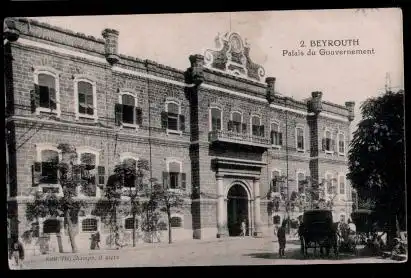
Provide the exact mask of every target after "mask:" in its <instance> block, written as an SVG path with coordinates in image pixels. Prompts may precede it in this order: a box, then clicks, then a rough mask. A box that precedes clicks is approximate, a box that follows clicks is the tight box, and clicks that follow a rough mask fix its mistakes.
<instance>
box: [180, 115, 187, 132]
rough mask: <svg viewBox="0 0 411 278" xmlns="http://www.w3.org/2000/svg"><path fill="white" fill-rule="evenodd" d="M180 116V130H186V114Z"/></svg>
mask: <svg viewBox="0 0 411 278" xmlns="http://www.w3.org/2000/svg"><path fill="white" fill-rule="evenodd" d="M179 117H180V131H185V130H186V123H185V117H184V115H181V114H180V115H179Z"/></svg>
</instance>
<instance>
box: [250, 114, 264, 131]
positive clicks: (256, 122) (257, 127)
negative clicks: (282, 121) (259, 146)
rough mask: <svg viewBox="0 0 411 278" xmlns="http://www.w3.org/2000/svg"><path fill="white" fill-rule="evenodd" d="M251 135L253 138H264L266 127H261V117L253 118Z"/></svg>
mask: <svg viewBox="0 0 411 278" xmlns="http://www.w3.org/2000/svg"><path fill="white" fill-rule="evenodd" d="M251 127H252V130H251V132H252V133H251V134H252V135H253V136H264V126H263V125H261V118H260V117H259V116H252V117H251Z"/></svg>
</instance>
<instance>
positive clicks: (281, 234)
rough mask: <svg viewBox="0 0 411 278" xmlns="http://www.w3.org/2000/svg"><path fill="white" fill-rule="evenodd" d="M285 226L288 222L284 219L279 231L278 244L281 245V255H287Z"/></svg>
mask: <svg viewBox="0 0 411 278" xmlns="http://www.w3.org/2000/svg"><path fill="white" fill-rule="evenodd" d="M285 226H286V222H285V221H283V222H282V225H281V227H280V228H278V231H277V237H278V244H279V247H280V248H279V255H280V257H284V256H285V244H286V236H285Z"/></svg>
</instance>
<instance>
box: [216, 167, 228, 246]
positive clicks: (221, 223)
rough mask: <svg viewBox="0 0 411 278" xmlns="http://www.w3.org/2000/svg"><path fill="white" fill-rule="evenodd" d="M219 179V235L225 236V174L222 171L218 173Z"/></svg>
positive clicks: (217, 178)
mask: <svg viewBox="0 0 411 278" xmlns="http://www.w3.org/2000/svg"><path fill="white" fill-rule="evenodd" d="M216 180H217V196H218V197H217V198H218V199H217V237H218V238H220V237H223V236H224V235H225V229H224V226H225V222H226V220H225V219H224V214H225V213H224V203H225V202H224V184H223V175H222V174H220V173H217V174H216Z"/></svg>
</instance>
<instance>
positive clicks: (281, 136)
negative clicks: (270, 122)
mask: <svg viewBox="0 0 411 278" xmlns="http://www.w3.org/2000/svg"><path fill="white" fill-rule="evenodd" d="M278 145H280V146H282V145H283V134H282V133H278Z"/></svg>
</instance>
